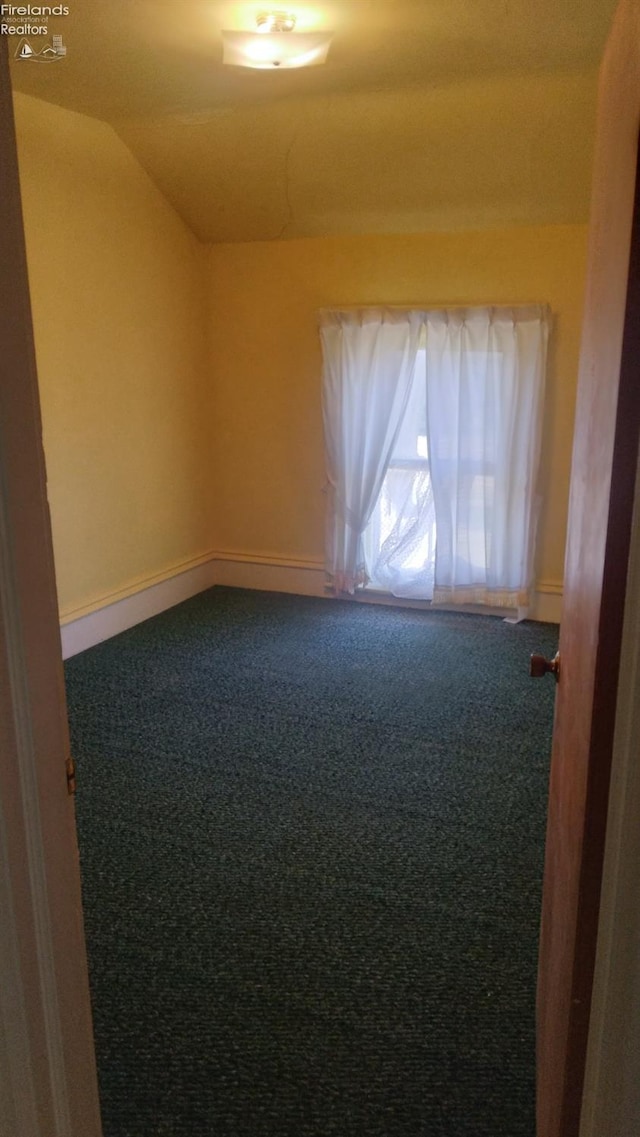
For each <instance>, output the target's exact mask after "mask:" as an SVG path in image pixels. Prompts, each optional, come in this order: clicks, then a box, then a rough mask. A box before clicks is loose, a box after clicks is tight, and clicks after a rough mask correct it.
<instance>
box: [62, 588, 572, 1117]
mask: <svg viewBox="0 0 640 1137" xmlns="http://www.w3.org/2000/svg"><path fill="white" fill-rule="evenodd" d="M556 644H557V628H556V627H554V626H550V625H542V624H531V623H529V624H521V625H519V626H516V627H512V626H508V625H506V624H504V623H503V622H502V621H501V620H498V619H493V618H490V617H477V616H468V615H462V614H460V615H459V614H454V615H452V614H446V613H439V614H437V613H433V612H419V611H410V610H401V609H389V608H382V607H374V606H365V605H354V604H338V603H330V602H327V601H323V600H315V599H309V598H300V597H292V596H284V595H278V594H273V593H257V592H245V591H241V590H235V589H226V588H215V589H212V590H211V591H209V592H207V593H204V594H202V595H201V596H199V597H196V598H194V599H193V600H190V601H187V602H186V603H185V604H182V605H180V606H178V607H177V608H174V609H173V610H171V611H170V612H167V613H164V614H163V615H161V616H158V617H156V618H155V619H153V620H149V621H148V622H147V623H145V624H143V625H140V626H138V627H137V628H134V629H132V630H131V631H129V632H125V633H123V634H122V635H120V636H118V637H117V638H115V639H113V640H111V641H109V642H107V643H105V644H102V645H100V646H98V647H96V648H93V649H92V650H90V651H88V652H85V653H84V654H83V655H82V656H78V657H76V658H75V659H72V660H70V661H69V663H68V664H67V679H68V697H69V712H70V722H71V730H72V742H73V750H74V753H75V755H76V759H77V764H78V778H79V788H78V794H77V814H78V828H79V841H80V851H81V863H82V877H83V890H84V906H85V919H86V932H87V946H88V953H89V964H90V975H91V986H92V999H93V1006H94V1021H95V1036H96V1047H97V1056H98V1066H99V1076H100V1089H101V1097H102V1106H103V1117H104V1133H105V1137H334V1135H335V1137H501V1135H504V1137H533V1135H534V1107H533V1099H534V1025H533V1011H534V990H535V974H536V951H537V930H538V920H539V906H540V892H541V872H542V859H543V843H544V825H545V805H546V800H545V799H546V783H547V776H548V761H549V749H550V738H551V725H552V714H553V697H554V689H553V688H554V684H553V683H552V682H551V680H550V679H547V680H545V681H543V682H537V683H536V682H533V681H532V680H530V679H529V678H528V674H527V668H528V657H529V653H530V652H531V651H534V650H542V651H544V652H545V653H546V654H547V655H552V654H553V652H554V651H555V648H556Z"/></svg>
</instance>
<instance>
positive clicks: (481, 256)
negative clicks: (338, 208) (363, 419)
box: [209, 225, 587, 584]
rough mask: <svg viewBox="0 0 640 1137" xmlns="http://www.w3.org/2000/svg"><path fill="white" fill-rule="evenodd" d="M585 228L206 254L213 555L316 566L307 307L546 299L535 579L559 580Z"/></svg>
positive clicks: (319, 461)
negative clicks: (548, 339) (548, 333)
mask: <svg viewBox="0 0 640 1137" xmlns="http://www.w3.org/2000/svg"><path fill="white" fill-rule="evenodd" d="M586 237H587V230H586V226H582V225H570V226H560V225H558V226H544V227H536V228H534V227H522V228H511V229H503V230H500V229H496V230H491V231H487V230H485V231H482V232H465V233H455V234H453V233H452V234H446V233H431V234H422V235H407V236H405V235H400V236H355V237H332V238H317V239H308V240H297V241H284V242H255V243H247V244H235V245H231V244H230V245H213V246H210V248H209V319H210V338H211V370H212V378H213V383H214V408H215V430H216V447H215V455H214V456H213V474H214V478H215V481H216V485H217V491H218V505H217V522H216V545H217V547H218V548H219V549H221V550H224V551H229V552H244V553H260V554H266V555H274V556H278V557H282V558H285V559H288V558H291V559H293V558H297V559H302V560H306V559H310V560H315V559H320V560H321V559H322V556H323V524H324V496H323V494H322V486H323V482H324V464H323V439H322V421H321V404H320V377H321V356H320V345H319V340H318V334H317V327H316V311H317V309H318V308H321V307H324V306H331V305H357V304H363V305H366V304H379V303H388V304H407V305H411V304H415V305H420V306H430V305H433V306H442V305H447V304H452V305H456V304H474V303H478V304H485V303H524V302H531V301H546V302H548V303H549V304H550V306H551V308H552V310H553V313H554V318H555V327H554V332H553V338H552V347H551V354H550V367H549V377H548V387H547V400H546V413H545V424H544V439H543V462H544V475H543V489H544V505H543V513H542V517H541V528H540V535H539V549H538V560H537V579H538V582H546V583H549V582H550V583H552V584H553V583H559V582H560V581H561V579H562V573H563V559H564V544H565V529H566V515H567V499H568V486H569V464H570V457H571V441H572V428H573V411H574V403H575V387H576V375H577V369H578V353H579V341H580V327H581V319H582V302H583V289H584V277H585V264H586Z"/></svg>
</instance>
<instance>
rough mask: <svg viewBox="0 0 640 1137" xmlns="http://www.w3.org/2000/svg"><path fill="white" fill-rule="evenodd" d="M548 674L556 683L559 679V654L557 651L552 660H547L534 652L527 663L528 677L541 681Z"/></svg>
mask: <svg viewBox="0 0 640 1137" xmlns="http://www.w3.org/2000/svg"><path fill="white" fill-rule="evenodd" d="M547 672H550V673H551V675H553V676H554V678H555V681H556V683H557V682H558V679H559V678H560V652H559V651H557V652H556V654H555V655H554V657H553V659H547V658H546V656H544V655H538V653H537V652H534V653H533V655H532V656H531V660H530V662H529V675H530V676H531V678H532V679H542V678H543V676H545V675H546V674H547Z"/></svg>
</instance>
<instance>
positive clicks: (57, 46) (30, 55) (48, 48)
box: [15, 36, 67, 63]
mask: <svg viewBox="0 0 640 1137" xmlns="http://www.w3.org/2000/svg"><path fill="white" fill-rule="evenodd" d="M38 47H39V50H38V51H36V50H35V49H34V48H33V47H32V46H31V44H30V43H29V40H28V39H21V40H20V43H19V44H18V47H17V49H16V54H15V58H16V59H29V60H35V61H36V62H38V63H55V62H56V61H57V60H58V59H64V57H65V56H66V54H67V49H66V47H65V45H64V44H63V42H62V36H52V37H51V43H46V44H45V45H44V47H40V45H38Z"/></svg>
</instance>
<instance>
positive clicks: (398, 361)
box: [320, 308, 422, 593]
mask: <svg viewBox="0 0 640 1137" xmlns="http://www.w3.org/2000/svg"><path fill="white" fill-rule="evenodd" d="M421 325H422V316H421V314H420V313H419V312H400V311H396V310H394V309H382V308H371V309H363V310H359V311H344V312H339V311H325V312H321V313H320V339H321V343H322V354H323V360H324V381H323V397H322V410H323V419H324V432H325V446H326V459H327V483H328V486H327V492H328V495H329V502H328V506H329V508H328V510H327V535H326V556H327V573H328V576H329V580H330V582H331V584H332V586H333V588H334V589H335V591H336V592H348V593H353V591H354V590H355V588H356V587H358V586H360V585H363V584H366V582H367V573H366V568H365V560H364V552H363V545H362V535H363V533H364V530H365V528H366V526H367V522H368V521H369V517H370V515H371V512H372V510H373V507H374V505H375V503H376V500H377V498H378V496H379V494H380V489H381V486H382V482H383V479H384V476H385V473H386V470H387V467H388V465H389V460H390V457H391V454H392V451H393V447H394V444H395V441H396V438H397V435H398V432H399V430H400V427H401V424H402V421H403V417H404V412H405V410H406V406H407V402H408V399H409V395H410V392H411V386H412V380H413V375H414V369H415V363H416V355H417V351H418V344H419V338H420V329H421Z"/></svg>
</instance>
